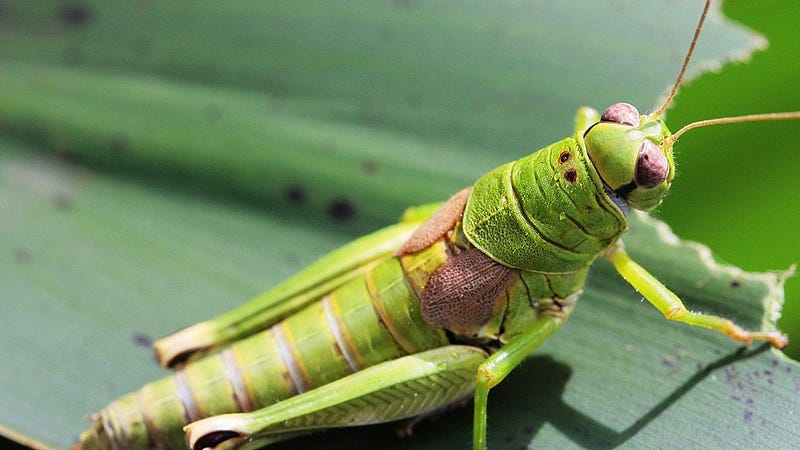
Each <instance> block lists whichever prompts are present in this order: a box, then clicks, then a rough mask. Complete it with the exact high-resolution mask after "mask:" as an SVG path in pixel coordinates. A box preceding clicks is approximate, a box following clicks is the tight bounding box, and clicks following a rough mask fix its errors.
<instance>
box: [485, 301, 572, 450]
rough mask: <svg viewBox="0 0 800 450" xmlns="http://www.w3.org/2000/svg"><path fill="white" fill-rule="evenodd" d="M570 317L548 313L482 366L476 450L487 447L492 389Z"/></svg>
mask: <svg viewBox="0 0 800 450" xmlns="http://www.w3.org/2000/svg"><path fill="white" fill-rule="evenodd" d="M565 320H566V318H565V317H564V315H563V314H560V313H554V315H545V316H543V317H542V318H541V319H539V320H537V321H536V322H535V323H534V325H533V326H532V327H531V328H530V329H528V330H526V331H525V332H524V333H522V334H520V335H519V336H517V337H515V338H514V339H512V340H510V341H509V342H508V343H507V344H506V345H504V346H503V347H502V348H500V350H498V351H497V352H495V353H494V354H493V355H492V356H490V357H489V358H488V359H487V360H486V361H485V362H484V363H483V364H481V365H480V367H478V374H477V376H476V384H475V411H474V420H473V429H472V446H473V449H474V450H484V449H485V448H486V407H487V401H488V399H489V389H491V388H493V387H495V386H497V385H498V384H500V382H501V381H503V379H504V378H505V377H506V376H507V375H508V374H509V373H511V371H512V370H514V368H515V367H517V366H518V365H519V364H520V363H521V362H522V361H523V360H524V359H525V358H526V357H527V356H528V355H529V354H530V353H531V352H533V351H534V350H535V349H536V347H538V346H539V345H541V343H542V342H544V341H545V339H547V338H548V337H550V335H551V334H553V333H554V332H555V331H556V330H557V329H558V328H559V327H560V326H561V325H562V324H563V323H564V321H565Z"/></svg>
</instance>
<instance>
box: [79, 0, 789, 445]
mask: <svg viewBox="0 0 800 450" xmlns="http://www.w3.org/2000/svg"><path fill="white" fill-rule="evenodd" d="M710 3H711V2H710V0H707V1H706V5H705V9H704V10H703V13H702V15H701V18H700V22H699V24H698V26H697V29H696V31H695V35H694V38H693V39H692V43H691V45H690V47H689V50H688V52H687V55H686V58H685V60H684V63H683V65H682V67H681V70H680V72H679V75H678V77H677V80H676V81H675V84H674V85H673V88H672V90H671V92H670V94H669V95H668V97H667V98H666V99H665V100H664V102H663V104H662V105H661V106H660V107H659V108H658V109H657V110H656V111H655V112H654V113H652V114H649V115H647V114H646V115H640V114H639V112H638V111H637V110H636V108H634V107H633V106H631V105H629V104H626V103H617V104H614V105H611V106H610V107H609V108H607V109H606V110H605V111H604V112H603V113H602V114H599V113H598V112H596V111H594V110H592V109H590V108H581V109H580V110H579V111H578V117H577V120H576V127H575V134H574V135H573V136H571V137H568V138H566V139H563V140H561V141H559V142H556V143H554V144H552V145H549V146H547V147H545V148H543V149H541V150H539V151H537V152H535V153H533V154H530V155H528V156H526V157H524V158H522V159H519V160H517V161H513V162H510V163H508V164H505V165H502V166H500V167H498V168H496V169H494V170H492V171H491V172H489V173H487V174H486V175H484V176H483V177H481V178H479V179H478V180H477V181H476V182H475V184H474V185H473V186H471V187H468V188H466V189H464V190H462V191H460V192H458V193H457V194H455V195H453V196H452V197H451V198H450V199H449V200H447V201H446V202H445V203H444V204H442V205H441V206H438V209H435V208H433V207H431V206H426V207H418V208H412V209H409V210H408V211H406V213H405V214H404V216H403V219H402V220H401V222H400V223H398V224H396V225H393V226H390V227H388V228H385V229H382V230H380V231H377V232H375V233H373V234H370V235H367V236H365V237H362V238H360V239H358V240H356V241H354V242H352V243H350V244H348V245H346V246H344V247H342V248H340V249H338V250H336V251H334V252H332V253H330V254H329V255H327V256H325V257H323V258H322V259H320V260H318V261H317V262H316V263H314V264H312V265H311V266H309V267H307V268H306V269H304V270H302V271H301V272H299V273H298V274H296V275H295V276H293V277H291V278H289V279H288V280H286V281H285V282H283V283H281V284H279V285H277V286H275V287H274V288H273V289H272V290H270V291H268V292H266V293H265V294H263V295H261V296H259V297H257V298H255V299H253V300H251V301H250V302H248V303H246V304H244V305H242V306H240V307H239V308H237V309H235V310H233V311H230V312H228V313H226V314H224V315H222V316H220V317H218V318H215V319H212V320H209V321H206V322H201V323H199V324H196V325H193V326H191V327H188V328H186V329H184V330H182V331H179V332H178V333H175V334H173V335H171V336H168V337H165V338H163V339H160V340H158V341H157V342H156V343H155V348H156V353H157V355H158V358H159V360H160V361H161V362H162V364H163V365H165V366H168V367H177V368H178V370H177V371H176V372H175V374H174V375H172V376H170V377H166V378H164V379H162V380H159V381H155V382H153V383H150V384H148V385H146V386H144V387H143V388H141V389H140V390H139V391H138V392H135V393H132V394H129V395H127V396H125V397H122V398H120V399H118V400H116V401H114V402H113V403H111V404H110V405H108V406H107V407H106V408H105V409H104V410H102V411H101V412H100V413H98V414H96V415H95V416H94V417H93V425H92V426H91V427H90V428H89V429H88V430H86V431H85V432H84V433H83V434H82V435H81V436H80V440H79V442H77V443H76V444H75V445H74V446H73V449H145V448H159V449H173V448H179V447H182V446H184V445H185V443H187V442H188V446H189V448H191V449H192V450H200V449H212V448H213V449H223V448H225V449H229V448H258V447H262V446H265V445H269V444H270V443H273V442H277V441H281V440H285V439H288V438H292V437H295V436H298V435H302V434H307V433H310V432H313V431H315V430H321V429H326V428H335V427H344V426H352V425H364V424H374V423H380V422H387V421H395V420H401V419H406V418H411V417H415V416H420V415H425V414H427V413H430V412H432V411H436V410H438V409H441V408H444V407H446V406H448V405H450V404H453V403H458V402H461V401H463V400H465V399H468V398H469V397H470V396H473V397H474V428H473V447H474V448H475V449H484V448H486V415H487V399H488V394H489V390H490V389H491V388H492V387H494V386H496V385H497V384H498V383H500V382H501V381H502V380H503V379H504V378H505V377H506V376H507V375H508V374H509V373H510V372H511V371H512V370H513V369H514V368H515V367H516V366H517V365H518V364H520V363H521V362H522V361H523V360H524V359H525V358H526V357H527V356H528V355H529V354H530V353H531V352H533V351H534V350H535V349H536V348H537V347H538V346H539V345H540V344H541V343H542V342H543V341H544V340H545V339H547V338H548V337H549V336H550V335H551V334H553V333H554V332H555V331H556V330H557V329H558V328H559V327H560V326H561V325H562V324H563V323H564V322H565V321H566V320H567V318H568V317H569V315H570V313H571V311H572V310H573V308H574V306H575V302H576V300H577V299H578V297H579V296H580V294H581V292H582V289H583V286H584V283H585V281H586V276H587V273H588V270H589V267H590V266H591V264H592V262H593V261H594V260H595V259H596V258H597V257H598V256H601V257H603V258H606V259H608V260H609V261H610V262H611V263H612V264H613V265H614V267H615V268H616V270H617V271H618V272H619V273H620V275H621V276H622V277H623V278H624V279H625V280H626V281H627V282H628V283H629V284H630V285H631V286H633V287H634V288H635V289H636V290H637V291H639V292H640V293H641V294H642V295H643V296H644V297H645V298H646V299H647V300H648V301H649V302H650V303H652V304H653V306H655V307H656V308H657V309H658V310H659V311H661V312H662V313H663V314H664V315H665V317H666V318H667V319H670V320H676V321H680V322H684V323H686V324H689V325H694V326H700V327H705V328H709V329H711V330H716V331H718V332H720V333H723V334H726V335H728V336H730V337H731V338H733V339H735V340H737V341H741V342H744V343H750V342H751V341H753V340H765V341H768V342H769V343H770V344H772V345H773V346H774V347H776V348H783V347H785V346H786V345H787V344H788V339H787V337H786V336H785V335H783V334H781V333H780V332H778V331H771V330H769V331H751V330H745V329H742V328H741V327H739V326H737V325H736V324H735V323H733V322H731V321H730V320H727V319H724V318H721V317H717V316H713V315H708V314H701V313H694V312H690V311H688V310H687V309H686V308H685V307H684V305H683V303H682V302H681V300H680V299H679V298H678V297H677V296H676V295H675V294H673V293H672V292H671V291H670V290H669V289H667V288H666V287H665V286H664V285H663V284H661V283H660V282H659V281H658V280H657V279H656V278H655V277H654V276H652V275H651V274H650V273H648V272H647V271H646V270H645V269H644V268H642V267H641V266H639V265H638V264H637V263H636V262H635V261H633V260H632V259H631V258H630V257H629V256H628V254H627V253H626V252H625V248H624V246H623V244H622V241H621V240H620V238H621V236H622V235H623V234H624V233H625V231H626V230H627V226H628V225H627V214H628V212H629V209H630V208H635V209H638V210H642V211H651V210H652V209H654V208H655V207H657V206H658V205H659V204H660V203H661V201H662V200H663V198H664V196H665V195H666V193H667V191H668V190H669V188H670V185H671V184H672V181H673V178H674V175H675V166H674V163H673V158H672V146H673V144H674V143H675V142H676V141H677V140H678V138H679V137H680V136H681V135H682V134H683V133H685V132H686V131H688V130H690V129H693V128H696V127H701V126H707V125H713V124H724V123H734V122H745V121H757V120H782V119H800V112H788V113H775V114H762V115H749V116H740V117H728V118H719V119H711V120H704V121H700V122H694V123H691V124H689V125H686V126H685V127H683V128H681V129H680V130H679V131H678V132H676V133H674V134H672V133H670V131H669V130H668V129H667V127H666V125H665V124H664V122H663V121H662V120H660V119H659V117H660V116H661V115H662V114H663V112H664V111H665V109H666V108H667V107H668V105H669V104H670V102H671V101H672V98H673V97H674V96H675V94H676V92H677V90H678V87H679V86H680V83H681V80H682V78H683V75H684V73H685V71H686V68H687V66H688V63H689V61H690V59H691V55H692V53H693V51H694V48H695V45H696V43H697V39H698V37H699V34H700V30H701V29H702V26H703V23H704V21H705V18H706V15H707V13H708V9H709V6H710ZM228 344H230V345H228ZM209 352H213V353H211V354H209V355H206V356H204V357H200V356H201V355H204V354H206V353H209ZM184 432H185V435H184Z"/></svg>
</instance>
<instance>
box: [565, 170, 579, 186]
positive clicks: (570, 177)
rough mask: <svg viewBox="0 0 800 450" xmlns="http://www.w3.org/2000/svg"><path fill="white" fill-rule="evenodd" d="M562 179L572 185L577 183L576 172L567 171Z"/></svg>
mask: <svg viewBox="0 0 800 450" xmlns="http://www.w3.org/2000/svg"><path fill="white" fill-rule="evenodd" d="M564 179H565V180H567V181H569V182H570V183H574V182H576V181H578V171H577V170H575V169H569V170H567V171H566V172H564Z"/></svg>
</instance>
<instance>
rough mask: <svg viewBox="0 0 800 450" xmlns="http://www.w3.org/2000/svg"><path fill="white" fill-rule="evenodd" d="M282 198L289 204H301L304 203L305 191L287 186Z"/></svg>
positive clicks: (297, 187)
mask: <svg viewBox="0 0 800 450" xmlns="http://www.w3.org/2000/svg"><path fill="white" fill-rule="evenodd" d="M283 196H284V197H285V198H286V200H288V201H289V203H295V204H302V203H304V202H305V201H306V191H305V189H303V188H302V187H300V186H289V187H288V188H287V189H286V192H284V194H283Z"/></svg>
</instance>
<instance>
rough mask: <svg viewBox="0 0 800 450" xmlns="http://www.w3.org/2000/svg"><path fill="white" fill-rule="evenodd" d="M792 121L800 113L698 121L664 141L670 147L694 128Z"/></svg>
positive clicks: (766, 114)
mask: <svg viewBox="0 0 800 450" xmlns="http://www.w3.org/2000/svg"><path fill="white" fill-rule="evenodd" d="M790 119H800V111H790V112H780V113H765V114H748V115H746V116H734V117H719V118H716V119H706V120H698V121H697V122H692V123H690V124H688V125H684V126H683V128H681V129H680V130H678V131H677V132H675V133H673V134H672V135H671V136H667V138H666V139H664V141H665V143H666V146H667V147H669V146H671V145H672V144H674V143H675V141H677V140H678V138H679V137H681V135H682V134H683V133H686V132H687V131H689V130H691V129H693V128H700V127H707V126H709V125H723V124H726V123H740V122H758V121H762V120H790Z"/></svg>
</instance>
